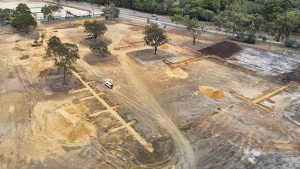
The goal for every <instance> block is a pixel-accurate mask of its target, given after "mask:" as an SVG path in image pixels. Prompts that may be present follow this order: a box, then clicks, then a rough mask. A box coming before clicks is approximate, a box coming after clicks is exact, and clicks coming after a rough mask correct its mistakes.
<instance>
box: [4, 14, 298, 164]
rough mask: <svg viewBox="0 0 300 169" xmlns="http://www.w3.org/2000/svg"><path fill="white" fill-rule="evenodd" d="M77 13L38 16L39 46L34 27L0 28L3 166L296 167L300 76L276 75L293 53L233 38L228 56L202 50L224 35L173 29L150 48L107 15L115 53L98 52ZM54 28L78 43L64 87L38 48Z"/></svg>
mask: <svg viewBox="0 0 300 169" xmlns="http://www.w3.org/2000/svg"><path fill="white" fill-rule="evenodd" d="M83 22H84V21H83V20H79V21H73V22H72V23H71V26H70V25H69V23H63V22H62V23H59V24H47V25H42V24H41V25H39V30H38V31H40V32H43V33H45V34H46V40H45V42H44V44H43V45H42V46H39V47H31V44H32V42H33V41H34V39H35V38H36V36H38V32H34V33H31V34H29V35H25V34H16V33H10V34H1V35H0V72H1V73H0V80H1V84H0V91H1V92H0V113H1V117H2V118H1V119H0V124H1V125H0V168H36V169H40V168H49V169H52V168H53V169H54V168H74V169H76V168H78V169H79V168H80V169H81V168H99V169H100V168H101V169H113V168H120V169H123V168H139V169H140V168H164V169H173V168H176V169H177V168H178V169H188V168H190V169H196V168H199V169H202V168H211V169H213V168H216V169H217V168H228V169H232V168H236V169H240V168H270V169H271V168H272V169H273V168H280V169H282V168H286V169H297V168H299V167H300V141H299V140H300V128H299V102H297V100H299V98H300V85H299V83H298V82H299V81H297V80H296V79H293V78H292V79H289V80H287V81H286V80H281V79H274V76H276V77H277V76H279V75H281V74H286V73H290V72H293V70H294V69H297V67H294V66H295V65H296V63H295V62H294V61H297V60H299V56H296V55H295V56H292V55H288V56H287V55H281V54H278V53H273V52H270V51H265V50H256V49H254V48H250V47H244V46H242V45H240V44H234V45H235V46H238V47H239V48H240V50H238V51H236V52H233V53H232V54H229V56H227V57H226V58H225V59H224V58H223V57H219V56H218V55H217V54H218V53H216V54H215V53H211V54H207V53H206V54H205V52H203V53H202V52H201V49H203V50H204V48H206V47H208V46H210V47H212V48H213V47H214V45H215V44H217V45H218V43H219V42H223V41H224V39H221V38H220V39H215V38H211V39H210V38H209V37H207V36H203V37H200V38H199V39H200V40H199V43H200V42H201V43H202V44H204V45H202V44H201V48H200V47H199V48H198V49H191V48H189V46H190V44H189V43H191V42H192V41H190V40H191V38H190V37H189V36H186V35H184V34H180V33H176V31H174V30H171V28H168V29H167V34H168V36H169V38H170V39H171V41H170V43H169V44H165V45H163V46H161V47H160V48H159V52H158V55H156V56H155V55H153V53H154V50H153V49H152V48H150V47H148V46H145V45H144V42H143V41H142V38H143V27H141V26H140V25H133V24H132V23H128V22H125V21H122V20H121V21H119V22H116V23H109V24H107V27H108V31H107V33H106V34H105V38H107V39H109V40H111V44H110V45H109V50H110V51H111V53H112V56H109V57H108V58H101V56H95V55H93V54H92V53H91V51H90V50H89V48H88V46H87V45H86V44H85V43H82V41H83V39H84V36H85V35H86V33H85V32H84V29H83V27H82V24H83ZM142 26H143V25H142ZM58 28H59V29H58ZM54 29H55V30H58V31H57V32H53V30H54ZM1 31H2V32H7V31H10V30H9V29H7V28H1ZM54 35H55V36H58V37H60V38H61V39H62V41H63V42H70V43H76V44H77V45H78V47H79V51H80V57H81V59H80V60H79V61H78V62H77V64H76V65H74V70H72V71H70V72H69V73H68V75H67V77H68V84H67V85H63V84H62V75H61V73H60V71H58V70H57V69H56V67H54V66H53V61H51V60H47V59H45V58H44V56H45V47H46V41H47V39H49V38H50V37H51V36H54ZM201 39H202V40H201ZM224 43H225V44H226V43H227V42H224ZM228 43H230V44H231V43H233V42H228ZM185 44H189V45H185ZM231 45H232V44H231ZM199 50H200V52H199ZM152 52H153V53H152ZM280 56H282V57H284V58H285V59H284V61H282V59H278V58H281V57H280ZM285 56H287V57H285ZM97 57H99V58H97ZM253 59H254V60H255V62H254V61H253ZM270 62H272V63H270ZM258 63H259V64H258ZM283 65H289V66H283ZM283 67H284V68H283ZM274 69H276V70H274ZM273 70H274V71H273ZM269 72H274V73H269ZM107 80H111V81H113V83H114V84H115V87H114V89H113V90H109V89H107V88H105V86H104V85H103V84H104V82H105V81H107Z"/></svg>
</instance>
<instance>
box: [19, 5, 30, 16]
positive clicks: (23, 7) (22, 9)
mask: <svg viewBox="0 0 300 169" xmlns="http://www.w3.org/2000/svg"><path fill="white" fill-rule="evenodd" d="M16 13H17V14H23V13H31V12H30V9H29V7H28V6H27V5H26V4H23V3H20V4H19V5H18V6H17V7H16Z"/></svg>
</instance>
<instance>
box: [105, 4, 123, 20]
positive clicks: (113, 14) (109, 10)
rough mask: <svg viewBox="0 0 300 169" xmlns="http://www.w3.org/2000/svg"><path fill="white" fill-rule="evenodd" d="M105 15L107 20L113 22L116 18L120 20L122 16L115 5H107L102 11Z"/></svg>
mask: <svg viewBox="0 0 300 169" xmlns="http://www.w3.org/2000/svg"><path fill="white" fill-rule="evenodd" d="M102 12H103V15H104V16H105V19H106V20H110V21H111V20H113V19H114V18H118V17H119V14H120V10H119V8H117V7H115V5H114V4H112V5H106V6H105V8H103V9H102Z"/></svg>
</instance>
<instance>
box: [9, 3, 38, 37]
mask: <svg viewBox="0 0 300 169" xmlns="http://www.w3.org/2000/svg"><path fill="white" fill-rule="evenodd" d="M10 24H11V26H12V27H14V28H16V29H17V30H18V31H22V32H26V33H28V32H29V30H30V28H31V27H33V28H34V27H36V26H37V22H36V21H35V20H34V17H33V16H32V15H31V11H30V9H29V8H28V6H27V5H26V4H22V3H21V4H19V5H18V6H17V8H16V12H15V14H14V17H13V18H12V21H11V23H10Z"/></svg>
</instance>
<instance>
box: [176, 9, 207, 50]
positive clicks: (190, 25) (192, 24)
mask: <svg viewBox="0 0 300 169" xmlns="http://www.w3.org/2000/svg"><path fill="white" fill-rule="evenodd" d="M172 22H176V23H181V24H183V25H185V27H186V29H187V30H188V31H189V32H192V36H193V45H195V44H196V39H197V36H198V35H199V34H201V33H202V32H204V30H205V25H204V24H200V22H199V21H198V19H196V18H193V19H190V17H189V16H188V15H186V16H181V15H175V16H174V17H172Z"/></svg>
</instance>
